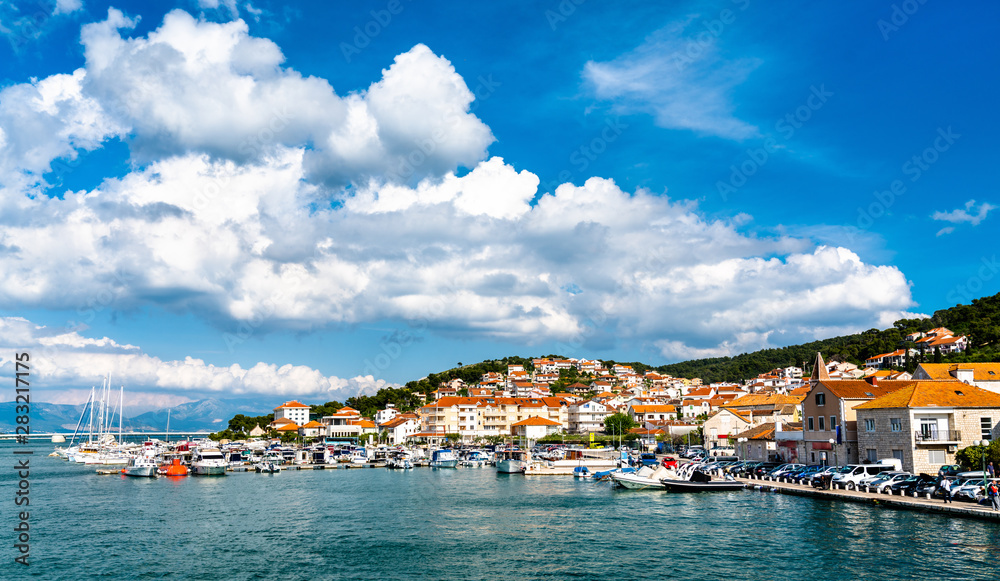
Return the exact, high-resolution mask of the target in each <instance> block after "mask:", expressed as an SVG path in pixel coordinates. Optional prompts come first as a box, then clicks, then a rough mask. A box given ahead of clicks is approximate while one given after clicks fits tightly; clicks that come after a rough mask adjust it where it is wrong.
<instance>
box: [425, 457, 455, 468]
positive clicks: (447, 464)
mask: <svg viewBox="0 0 1000 581" xmlns="http://www.w3.org/2000/svg"><path fill="white" fill-rule="evenodd" d="M431 468H458V460H457V459H456V460H432V461H431Z"/></svg>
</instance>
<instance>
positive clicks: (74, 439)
mask: <svg viewBox="0 0 1000 581" xmlns="http://www.w3.org/2000/svg"><path fill="white" fill-rule="evenodd" d="M92 401H94V388H91V389H90V398H89V399H87V403H85V404H83V411H82V412H80V420H79V421H78V422H76V428H75V429H74V430H73V437H72V438H70V440H69V446H67V448H72V447H73V443H74V442H76V435H77V434H78V433H79V432H80V426H81V425H83V417H84V416H86V415H87V408H88V407H89V406H90V403H91V402H92Z"/></svg>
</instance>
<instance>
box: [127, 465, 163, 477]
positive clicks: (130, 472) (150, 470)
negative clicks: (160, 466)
mask: <svg viewBox="0 0 1000 581" xmlns="http://www.w3.org/2000/svg"><path fill="white" fill-rule="evenodd" d="M125 476H136V477H139V478H156V466H130V467H128V468H126V469H125Z"/></svg>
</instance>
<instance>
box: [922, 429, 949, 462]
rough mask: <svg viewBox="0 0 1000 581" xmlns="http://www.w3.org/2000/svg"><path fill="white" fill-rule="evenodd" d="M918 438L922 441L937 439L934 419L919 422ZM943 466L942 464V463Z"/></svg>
mask: <svg viewBox="0 0 1000 581" xmlns="http://www.w3.org/2000/svg"><path fill="white" fill-rule="evenodd" d="M920 437H921V438H922V439H924V440H937V439H938V424H937V420H935V419H934V418H924V419H922V420H920ZM942 464H944V462H942Z"/></svg>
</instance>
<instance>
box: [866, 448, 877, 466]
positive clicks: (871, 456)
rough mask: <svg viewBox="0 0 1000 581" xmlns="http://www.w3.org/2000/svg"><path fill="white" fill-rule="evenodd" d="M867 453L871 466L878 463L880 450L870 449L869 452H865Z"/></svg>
mask: <svg viewBox="0 0 1000 581" xmlns="http://www.w3.org/2000/svg"><path fill="white" fill-rule="evenodd" d="M865 452H866V454H867V455H868V463H869V464H874V463H876V462H878V450H876V449H875V448H868V449H867V450H865Z"/></svg>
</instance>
